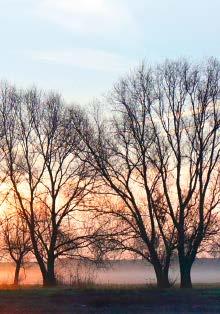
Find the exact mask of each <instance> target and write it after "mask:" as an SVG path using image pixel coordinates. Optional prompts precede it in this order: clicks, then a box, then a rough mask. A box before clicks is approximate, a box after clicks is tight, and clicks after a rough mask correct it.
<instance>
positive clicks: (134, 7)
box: [0, 0, 220, 105]
mask: <svg viewBox="0 0 220 314" xmlns="http://www.w3.org/2000/svg"><path fill="white" fill-rule="evenodd" d="M219 12H220V0H184V1H180V0H0V21H1V22H0V26H1V27H0V46H1V55H0V56H1V57H0V79H2V80H8V81H9V82H11V83H15V84H16V85H18V86H19V87H31V86H33V85H35V86H37V87H38V88H40V89H45V90H54V91H57V92H59V93H61V94H62V95H63V97H64V98H65V99H66V101H67V102H69V103H71V102H75V103H80V104H82V105H87V104H88V103H90V102H92V101H93V99H95V98H98V97H102V96H103V95H105V94H106V93H107V92H108V90H109V89H110V88H111V87H112V85H113V84H114V83H115V82H117V80H118V79H119V78H120V77H121V76H123V75H125V74H126V73H128V72H129V71H130V70H131V69H132V68H134V67H137V66H138V65H139V64H140V63H141V62H142V61H143V60H145V61H146V62H147V63H150V64H152V63H156V62H161V61H163V60H164V59H166V58H179V57H187V58H190V59H192V60H202V59H204V58H205V57H209V56H215V57H219V55H220V44H219V43H220V39H219V38H220V19H219Z"/></svg>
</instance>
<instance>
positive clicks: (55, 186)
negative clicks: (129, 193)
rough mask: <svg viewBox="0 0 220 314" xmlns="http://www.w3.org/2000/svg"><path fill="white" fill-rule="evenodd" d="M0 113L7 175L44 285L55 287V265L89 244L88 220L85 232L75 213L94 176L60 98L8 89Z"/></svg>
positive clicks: (3, 95) (2, 91) (0, 106)
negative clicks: (80, 154)
mask: <svg viewBox="0 0 220 314" xmlns="http://www.w3.org/2000/svg"><path fill="white" fill-rule="evenodd" d="M0 108H1V115H2V125H3V136H4V145H3V148H2V150H3V152H4V156H5V172H6V173H7V174H8V176H9V179H10V180H9V182H10V184H11V185H12V192H13V194H15V196H16V201H17V203H18V204H19V215H20V216H21V217H22V219H24V220H25V222H26V224H27V226H28V229H29V233H30V238H31V242H32V246H33V252H34V255H35V257H36V260H37V262H38V264H39V267H40V270H41V273H42V277H43V284H44V285H55V284H56V276H55V270H54V266H55V260H56V259H57V258H58V257H60V256H64V255H67V254H69V255H70V254H72V255H74V254H75V255H76V254H77V251H80V250H81V249H82V248H84V247H86V246H88V242H89V240H90V239H91V237H90V234H89V233H87V232H91V228H90V227H89V226H88V224H89V221H88V222H87V229H85V224H83V223H82V222H80V221H79V220H80V218H79V216H78V214H77V211H78V209H79V207H80V206H81V205H82V201H83V199H84V198H85V197H86V196H87V195H88V193H89V191H90V189H91V188H92V185H93V174H92V173H91V172H90V169H89V168H88V166H87V165H86V163H85V162H84V161H82V160H81V159H80V157H79V153H80V149H83V147H82V145H81V143H82V141H81V140H80V139H79V137H78V136H77V134H76V132H75V133H74V129H71V128H70V118H69V115H68V110H66V109H65V108H64V106H63V104H62V100H61V99H60V97H59V96H57V95H53V94H51V95H44V94H43V93H39V92H38V91H37V90H35V89H31V90H27V91H17V90H16V89H15V88H14V87H10V86H8V85H6V86H4V88H3V89H2V90H1V95H0ZM76 110H77V109H76ZM71 122H72V118H71ZM8 184H9V183H8ZM93 227H94V225H93ZM73 252H74V253H73Z"/></svg>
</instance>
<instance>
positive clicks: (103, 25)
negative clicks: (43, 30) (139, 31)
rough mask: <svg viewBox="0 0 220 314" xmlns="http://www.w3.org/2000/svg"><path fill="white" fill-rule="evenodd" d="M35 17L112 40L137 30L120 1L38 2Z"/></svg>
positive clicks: (53, 0) (70, 0) (63, 0)
mask: <svg viewBox="0 0 220 314" xmlns="http://www.w3.org/2000/svg"><path fill="white" fill-rule="evenodd" d="M36 14H37V15H38V16H39V17H41V18H43V19H47V20H49V21H51V22H53V23H56V24H58V25H60V26H62V27H65V28H67V29H69V30H72V31H75V32H77V33H85V34H98V35H99V34H105V33H108V36H109V34H111V33H114V34H115V33H119V29H120V33H121V32H123V31H126V28H127V27H129V29H134V28H135V23H134V20H133V17H132V14H131V12H130V11H129V10H128V7H127V6H126V5H125V3H124V4H123V1H121V2H120V1H117V0H39V1H38V7H37V10H36Z"/></svg>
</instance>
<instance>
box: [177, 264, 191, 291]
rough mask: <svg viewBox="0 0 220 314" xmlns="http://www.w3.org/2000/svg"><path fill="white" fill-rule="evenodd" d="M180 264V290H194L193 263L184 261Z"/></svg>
mask: <svg viewBox="0 0 220 314" xmlns="http://www.w3.org/2000/svg"><path fill="white" fill-rule="evenodd" d="M179 263H180V288H187V289H189V288H192V281H191V268H192V263H190V262H189V261H186V260H185V259H182V260H181V261H179Z"/></svg>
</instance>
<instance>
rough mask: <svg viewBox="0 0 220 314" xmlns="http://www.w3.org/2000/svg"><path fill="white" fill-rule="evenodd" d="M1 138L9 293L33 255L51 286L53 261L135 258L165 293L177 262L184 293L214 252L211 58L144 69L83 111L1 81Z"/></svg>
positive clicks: (218, 89) (218, 184) (218, 175)
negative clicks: (11, 276)
mask: <svg viewBox="0 0 220 314" xmlns="http://www.w3.org/2000/svg"><path fill="white" fill-rule="evenodd" d="M107 108H108V110H107ZM109 108H111V109H110V110H109ZM0 134H1V137H0V168H1V173H0V175H1V182H2V186H3V187H2V189H1V191H2V192H1V193H2V206H3V207H4V208H6V210H5V212H6V214H5V217H2V223H1V226H2V232H1V233H2V247H3V249H4V250H5V251H6V252H7V253H8V254H9V255H10V256H11V258H12V259H13V260H14V262H15V264H16V266H17V267H16V271H17V275H16V274H15V284H16V283H18V273H19V269H20V267H21V265H22V263H23V260H24V258H25V256H26V255H28V254H33V255H34V256H35V259H36V261H37V263H38V265H39V268H40V270H41V273H42V278H43V284H44V285H45V286H46V285H55V284H56V274H55V261H56V260H57V259H58V258H62V257H70V258H84V259H90V260H93V261H98V260H101V259H105V258H108V256H109V254H110V253H112V252H122V253H123V252H130V253H131V254H134V255H135V256H138V257H139V258H142V259H144V260H146V261H148V262H149V263H151V264H152V266H153V268H154V271H155V275H156V278H157V286H158V287H161V288H168V287H170V286H171V283H170V279H169V270H170V265H171V261H172V259H173V258H174V256H177V257H178V261H179V269H180V287H181V288H191V287H192V282H191V268H192V265H193V263H194V261H195V259H196V257H197V256H198V254H199V253H200V252H202V251H203V252H210V251H211V252H212V248H213V250H214V251H215V252H216V248H217V250H218V247H219V246H218V242H217V241H218V240H217V239H218V235H219V203H220V163H219V161H220V63H219V62H218V60H216V59H214V58H211V59H209V60H207V61H206V62H204V63H199V64H191V63H189V62H188V61H187V60H179V61H166V62H164V63H163V64H158V65H156V66H153V67H151V66H147V65H146V64H142V65H141V66H140V67H139V68H137V69H135V70H134V71H133V72H131V73H130V74H129V75H128V76H126V77H124V78H122V79H121V80H120V81H119V82H118V83H117V84H115V86H114V87H113V89H112V90H111V92H110V93H109V95H108V96H107V97H106V99H105V100H104V101H103V102H102V101H99V102H97V104H96V106H95V108H94V110H93V111H92V110H90V112H88V110H85V109H83V107H77V106H74V105H72V106H67V105H65V103H64V101H63V100H62V98H61V97H60V96H59V95H57V94H54V93H44V92H40V91H38V90H37V89H35V88H32V89H30V90H19V89H17V88H16V87H14V86H11V85H10V84H7V83H2V84H1V87H0ZM2 216H3V215H2ZM207 254H208V253H207ZM128 276H129V274H128Z"/></svg>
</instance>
